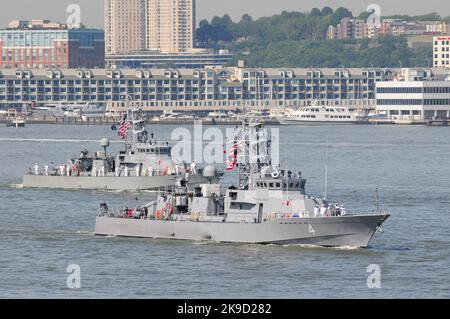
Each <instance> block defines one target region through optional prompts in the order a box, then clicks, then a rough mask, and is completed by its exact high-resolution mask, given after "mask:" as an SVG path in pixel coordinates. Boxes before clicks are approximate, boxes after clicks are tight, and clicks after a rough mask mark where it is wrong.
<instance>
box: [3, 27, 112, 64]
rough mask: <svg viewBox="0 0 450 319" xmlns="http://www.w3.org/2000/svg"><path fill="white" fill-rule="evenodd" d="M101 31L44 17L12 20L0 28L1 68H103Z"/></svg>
mask: <svg viewBox="0 0 450 319" xmlns="http://www.w3.org/2000/svg"><path fill="white" fill-rule="evenodd" d="M104 61H105V42H104V32H103V31H102V30H97V29H88V28H85V27H83V26H80V27H79V28H73V27H71V26H69V25H67V24H59V23H52V22H50V21H47V20H32V21H12V22H11V23H10V24H9V26H8V28H7V29H4V30H0V68H50V67H60V68H79V67H83V68H95V67H104Z"/></svg>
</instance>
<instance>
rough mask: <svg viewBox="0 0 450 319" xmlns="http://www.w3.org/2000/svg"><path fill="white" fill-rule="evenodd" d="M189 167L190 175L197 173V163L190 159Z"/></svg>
mask: <svg viewBox="0 0 450 319" xmlns="http://www.w3.org/2000/svg"><path fill="white" fill-rule="evenodd" d="M190 169H191V174H192V175H197V164H196V163H195V162H194V161H192V163H191V166H190Z"/></svg>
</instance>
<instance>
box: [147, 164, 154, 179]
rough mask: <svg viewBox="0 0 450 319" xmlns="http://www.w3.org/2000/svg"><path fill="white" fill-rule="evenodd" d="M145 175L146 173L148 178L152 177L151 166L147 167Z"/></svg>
mask: <svg viewBox="0 0 450 319" xmlns="http://www.w3.org/2000/svg"><path fill="white" fill-rule="evenodd" d="M147 173H148V176H153V167H152V166H151V165H149V166H148V168H147Z"/></svg>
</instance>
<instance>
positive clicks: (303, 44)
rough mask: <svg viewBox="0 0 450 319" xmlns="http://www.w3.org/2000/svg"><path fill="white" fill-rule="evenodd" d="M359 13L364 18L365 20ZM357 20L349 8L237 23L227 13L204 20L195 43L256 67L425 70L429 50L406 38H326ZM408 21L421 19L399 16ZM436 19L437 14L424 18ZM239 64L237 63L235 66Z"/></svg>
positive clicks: (292, 13) (298, 13)
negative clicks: (336, 28) (343, 23)
mask: <svg viewBox="0 0 450 319" xmlns="http://www.w3.org/2000/svg"><path fill="white" fill-rule="evenodd" d="M363 15H364V14H361V15H360V16H363ZM344 17H353V15H352V13H351V12H350V11H349V10H347V9H345V8H338V9H337V10H333V9H331V8H330V7H324V8H323V9H322V10H319V9H313V10H311V11H310V12H309V13H302V12H286V11H284V12H282V13H281V14H279V15H274V16H271V17H264V18H260V19H257V20H253V19H252V17H250V16H249V15H247V14H246V15H243V16H242V19H241V20H240V21H238V22H234V21H232V19H231V18H230V17H229V16H228V15H225V16H223V17H214V18H213V19H212V20H211V21H207V20H202V21H201V22H200V26H199V28H198V30H197V42H198V43H197V44H198V45H199V46H202V47H208V48H215V49H229V50H230V51H231V52H233V53H235V54H236V60H237V59H244V60H245V61H246V64H247V65H248V66H253V67H311V66H313V67H340V66H344V67H363V66H372V65H373V66H374V67H398V66H404V67H407V66H427V65H429V64H430V60H431V59H432V50H431V48H420V49H411V48H409V47H408V43H407V40H406V38H404V37H383V38H378V39H372V40H368V39H362V40H356V39H346V40H326V31H327V27H328V26H329V25H337V24H338V23H339V22H340V20H341V19H342V18H344ZM401 17H402V18H406V19H407V20H409V21H410V20H414V19H416V18H417V19H418V18H419V17H408V16H406V17H405V16H401ZM430 17H436V15H435V14H429V15H424V16H420V18H424V19H425V18H430ZM235 62H236V61H233V62H232V63H233V64H234V63H235Z"/></svg>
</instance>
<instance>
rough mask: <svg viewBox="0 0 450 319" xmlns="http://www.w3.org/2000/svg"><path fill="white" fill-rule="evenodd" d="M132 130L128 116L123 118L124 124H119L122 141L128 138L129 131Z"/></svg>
mask: <svg viewBox="0 0 450 319" xmlns="http://www.w3.org/2000/svg"><path fill="white" fill-rule="evenodd" d="M130 128H131V124H130V123H129V122H127V115H126V114H125V116H124V117H123V120H122V122H120V123H119V129H118V134H119V136H120V137H121V138H122V139H125V137H126V136H127V132H128V130H129V129H130Z"/></svg>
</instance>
